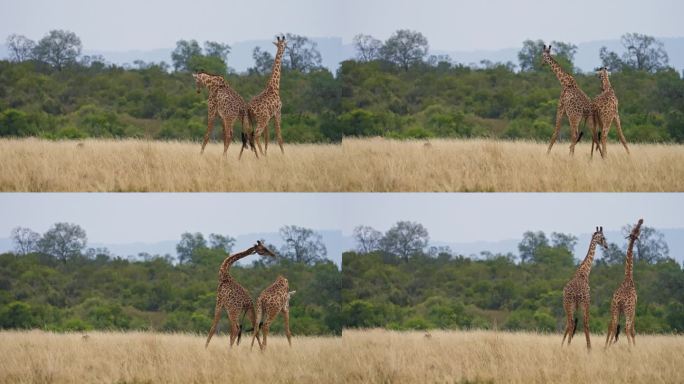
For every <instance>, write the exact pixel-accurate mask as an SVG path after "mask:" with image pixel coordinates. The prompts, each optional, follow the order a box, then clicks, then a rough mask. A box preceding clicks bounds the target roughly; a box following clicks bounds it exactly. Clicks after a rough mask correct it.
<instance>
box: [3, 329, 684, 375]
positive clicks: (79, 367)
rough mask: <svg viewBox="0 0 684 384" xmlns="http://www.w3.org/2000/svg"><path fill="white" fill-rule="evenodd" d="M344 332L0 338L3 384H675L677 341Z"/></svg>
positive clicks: (680, 347)
mask: <svg viewBox="0 0 684 384" xmlns="http://www.w3.org/2000/svg"><path fill="white" fill-rule="evenodd" d="M429 336H430V337H427V336H426V334H425V332H394V331H386V330H347V331H345V332H344V333H343V336H342V337H341V338H339V337H338V338H333V337H330V338H326V337H295V338H294V339H293V343H292V348H290V347H288V345H287V341H286V340H285V338H283V337H278V336H275V337H269V346H268V350H266V351H265V352H264V353H262V352H259V351H258V347H255V349H254V350H253V351H252V350H250V348H249V345H248V344H249V343H248V340H246V339H243V344H241V345H240V346H238V347H235V348H233V349H232V350H229V349H228V340H227V339H226V338H225V337H218V338H214V339H213V340H212V342H211V344H210V345H209V348H208V349H206V350H205V349H204V336H203V335H189V334H156V333H135V332H131V333H116V332H111V333H106V332H92V333H89V334H88V337H87V338H85V337H84V336H83V335H82V334H80V333H71V334H68V333H67V334H55V333H46V332H42V331H28V332H18V331H3V332H0V356H2V358H1V359H0V383H48V382H49V383H681V382H684V370H683V369H682V366H683V365H684V337H682V336H668V335H662V336H651V335H639V334H638V335H637V339H636V342H637V344H636V347H631V348H630V347H629V346H628V345H627V343H626V340H620V341H619V342H618V344H616V345H615V346H613V347H611V348H610V349H608V350H604V349H603V341H604V340H603V337H605V336H604V335H592V336H593V339H592V342H593V345H594V348H593V349H592V350H591V351H590V352H587V350H586V348H585V345H584V337H583V335H578V336H576V337H575V339H574V340H573V343H572V345H571V346H570V347H561V346H560V341H561V336H560V335H559V334H552V335H544V334H535V333H508V332H495V331H432V332H430V335H429Z"/></svg>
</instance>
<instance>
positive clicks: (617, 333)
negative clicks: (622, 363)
mask: <svg viewBox="0 0 684 384" xmlns="http://www.w3.org/2000/svg"><path fill="white" fill-rule="evenodd" d="M619 335H620V324H618V325H617V329H616V330H615V341H613V343H617V341H618V336H619Z"/></svg>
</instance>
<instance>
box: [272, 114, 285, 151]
mask: <svg viewBox="0 0 684 384" xmlns="http://www.w3.org/2000/svg"><path fill="white" fill-rule="evenodd" d="M280 123H281V120H280V111H278V113H276V115H275V121H274V125H275V133H276V136H277V137H278V146H280V152H282V154H283V155H284V154H285V150H284V149H283V134H282V133H281V131H280Z"/></svg>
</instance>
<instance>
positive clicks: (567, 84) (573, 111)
mask: <svg viewBox="0 0 684 384" xmlns="http://www.w3.org/2000/svg"><path fill="white" fill-rule="evenodd" d="M542 61H543V62H544V63H546V64H548V65H549V66H551V70H552V71H553V73H554V74H555V75H556V77H557V78H558V81H559V82H560V84H561V87H562V88H563V89H562V90H561V95H560V99H559V100H558V109H557V110H556V128H555V129H554V131H553V135H552V136H551V141H550V142H549V148H548V149H547V151H546V153H549V152H551V147H553V144H554V143H555V142H556V138H558V133H559V132H560V128H561V122H562V120H563V115H568V121H569V122H570V154H571V155H572V154H574V153H575V144H577V141H579V137H578V136H577V133H578V127H579V124H580V122H581V121H582V119H584V120H585V121H587V119H588V118H589V117H591V116H592V104H591V100H590V99H589V97H588V96H587V95H586V94H585V93H584V92H583V91H582V90H581V89H580V88H579V85H577V81H575V78H574V77H572V75H570V74H569V73H567V72H565V71H564V70H563V68H562V67H561V66H560V64H558V62H557V61H556V60H555V59H554V58H553V57H552V56H551V46H550V45H549V46H548V48H547V47H546V45H544V49H543V51H542ZM590 124H591V130H592V132H593V136H594V137H596V128H595V127H594V124H593V121H591V123H590Z"/></svg>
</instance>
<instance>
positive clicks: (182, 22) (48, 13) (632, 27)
mask: <svg viewBox="0 0 684 384" xmlns="http://www.w3.org/2000/svg"><path fill="white" fill-rule="evenodd" d="M0 9H1V10H2V12H0V39H2V40H4V39H5V38H6V37H7V36H8V35H10V34H12V33H18V34H23V35H26V36H27V37H29V38H31V39H34V40H38V39H40V38H41V37H42V36H43V35H44V34H45V33H46V32H47V31H49V30H51V29H67V30H71V31H73V32H75V33H76V34H77V35H78V36H80V37H81V40H82V42H83V45H84V47H85V48H86V49H91V50H92V49H96V50H114V51H123V50H136V49H142V50H149V49H154V48H169V47H173V46H175V42H176V41H177V40H179V39H197V40H199V41H204V40H214V41H222V42H227V43H234V42H239V41H245V40H255V39H270V38H272V37H273V36H274V35H275V34H277V33H281V32H293V33H297V34H302V35H306V36H310V37H327V36H340V37H342V38H343V39H344V40H345V42H350V41H351V39H352V37H353V36H354V35H356V34H358V33H365V34H371V35H373V36H375V37H377V38H380V39H383V40H384V39H386V38H387V37H389V36H390V35H391V34H392V33H393V32H394V31H395V30H397V29H403V28H409V29H414V30H417V31H420V32H422V33H423V34H424V35H426V36H427V38H428V40H429V42H430V46H431V48H433V49H438V50H477V49H486V50H493V49H500V48H509V47H519V46H520V45H521V43H522V41H523V40H525V39H528V38H532V39H537V38H541V39H544V40H546V41H551V40H560V41H567V42H572V43H575V44H578V43H581V42H586V41H593V40H602V39H615V38H618V37H620V36H621V35H622V34H624V33H626V32H639V33H645V34H649V35H653V36H656V37H677V36H683V35H684V23H682V22H681V15H683V14H684V1H681V0H649V1H646V0H602V1H594V0H573V1H558V0H518V1H510V0H481V1H459V0H456V1H454V0H422V1H412V0H278V1H264V0H250V1H244V2H235V1H230V2H229V1H218V0H194V1H181V0H164V1H162V0H146V1H140V0H119V1H103V0H62V1H49V0H21V1H19V0H0Z"/></svg>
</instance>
